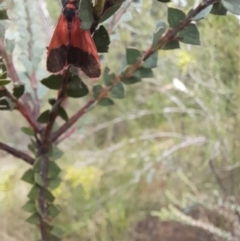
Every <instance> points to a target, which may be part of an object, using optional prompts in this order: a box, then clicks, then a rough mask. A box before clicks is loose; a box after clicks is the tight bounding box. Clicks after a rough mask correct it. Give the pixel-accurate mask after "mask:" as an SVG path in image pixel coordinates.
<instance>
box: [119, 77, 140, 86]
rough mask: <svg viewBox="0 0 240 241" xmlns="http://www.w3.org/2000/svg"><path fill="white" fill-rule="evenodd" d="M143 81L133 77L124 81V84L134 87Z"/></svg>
mask: <svg viewBox="0 0 240 241" xmlns="http://www.w3.org/2000/svg"><path fill="white" fill-rule="evenodd" d="M140 81H141V78H139V77H136V76H131V77H129V78H127V79H124V80H122V82H123V83H124V84H125V85H132V84H136V83H138V82H140Z"/></svg>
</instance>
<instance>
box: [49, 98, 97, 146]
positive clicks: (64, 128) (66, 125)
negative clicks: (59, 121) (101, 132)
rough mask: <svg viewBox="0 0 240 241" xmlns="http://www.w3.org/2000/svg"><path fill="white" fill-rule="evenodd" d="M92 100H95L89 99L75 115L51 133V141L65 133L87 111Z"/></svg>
mask: <svg viewBox="0 0 240 241" xmlns="http://www.w3.org/2000/svg"><path fill="white" fill-rule="evenodd" d="M94 102H95V100H89V101H88V103H87V104H86V105H85V106H83V107H82V108H81V109H80V110H79V111H78V112H77V113H76V114H75V115H73V116H72V117H71V118H70V119H69V120H68V121H67V122H65V123H64V124H63V125H62V126H61V127H60V128H59V129H58V130H57V131H55V132H54V133H53V134H52V137H51V141H52V142H55V141H56V140H57V139H58V138H59V137H60V136H61V135H62V134H63V133H65V132H66V131H67V130H68V129H69V128H70V127H71V126H73V125H74V124H75V123H76V122H77V120H78V119H79V118H80V117H82V116H83V115H84V114H85V113H86V112H87V110H88V109H89V107H91V106H92V105H93V103H94Z"/></svg>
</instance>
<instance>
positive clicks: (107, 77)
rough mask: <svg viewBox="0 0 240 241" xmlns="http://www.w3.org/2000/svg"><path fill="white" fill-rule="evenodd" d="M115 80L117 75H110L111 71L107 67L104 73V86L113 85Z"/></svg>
mask: <svg viewBox="0 0 240 241" xmlns="http://www.w3.org/2000/svg"><path fill="white" fill-rule="evenodd" d="M115 78H116V75H115V74H114V73H111V74H110V69H109V68H108V67H105V69H104V71H103V81H104V84H105V85H106V86H110V85H112V84H113V81H114V79H115Z"/></svg>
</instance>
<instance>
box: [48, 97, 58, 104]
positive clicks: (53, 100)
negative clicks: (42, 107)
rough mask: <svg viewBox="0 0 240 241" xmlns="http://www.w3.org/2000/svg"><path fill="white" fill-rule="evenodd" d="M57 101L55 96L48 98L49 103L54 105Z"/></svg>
mask: <svg viewBox="0 0 240 241" xmlns="http://www.w3.org/2000/svg"><path fill="white" fill-rule="evenodd" d="M56 102H57V100H56V99H55V98H49V99H48V103H49V104H50V105H52V106H53V105H55V103H56Z"/></svg>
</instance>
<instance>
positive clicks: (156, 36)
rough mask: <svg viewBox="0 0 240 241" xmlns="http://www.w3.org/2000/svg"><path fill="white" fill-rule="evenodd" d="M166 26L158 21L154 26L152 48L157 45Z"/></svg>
mask: <svg viewBox="0 0 240 241" xmlns="http://www.w3.org/2000/svg"><path fill="white" fill-rule="evenodd" d="M166 29H167V25H166V23H165V22H164V21H162V20H160V21H158V22H157V24H156V28H155V31H154V33H153V46H154V45H156V44H157V43H158V41H159V40H160V38H161V37H162V35H163V34H164V33H165V31H166Z"/></svg>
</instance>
